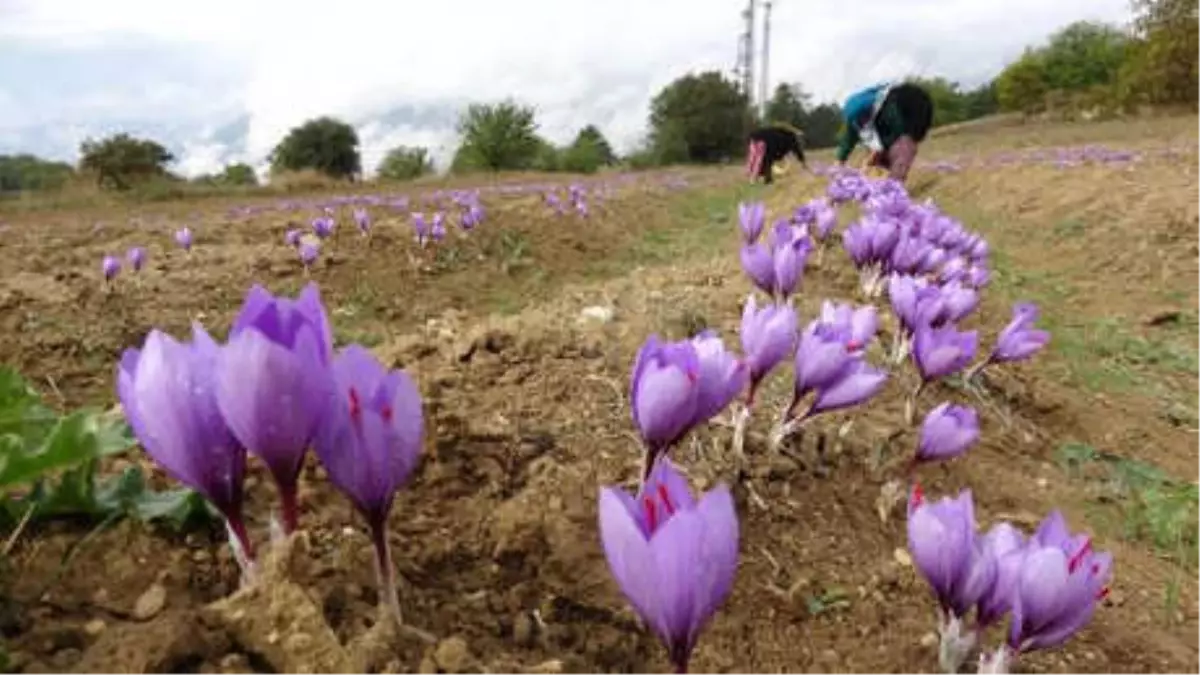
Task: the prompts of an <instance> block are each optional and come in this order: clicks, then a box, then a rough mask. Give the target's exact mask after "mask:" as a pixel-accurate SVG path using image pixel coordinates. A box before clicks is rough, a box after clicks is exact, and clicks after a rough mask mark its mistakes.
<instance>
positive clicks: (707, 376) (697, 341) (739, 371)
mask: <svg viewBox="0 0 1200 675" xmlns="http://www.w3.org/2000/svg"><path fill="white" fill-rule="evenodd" d="M691 342H692V345H693V347H694V348H695V350H696V357H697V359H698V361H699V365H700V368H699V381H698V384H699V391H698V392H697V394H696V412H695V415H694V416H693V417H692V421H691V424H690V425H689V426H690V427H697V426H699V425H701V424H704V423H705V422H707V421H708V420H710V419H712V418H713V417H714V416H716V415H717V414H718V413H720V412H721V411H722V410H724V409H725V407H726V406H728V405H729V404H730V402H732V401H733V399H735V398H737V396H738V394H740V393H742V390H744V389H745V388H746V384H747V383H748V382H749V381H750V369H749V368H747V367H746V364H745V362H743V361H742V360H741V359H739V358H737V356H736V355H735V354H733V353H732V352H729V351H726V349H725V343H724V342H722V341H721V338H719V337H717V334H716V332H715V331H711V330H709V331H704V332H702V333H700V334H699V335H697V336H695V337H693V338H692V340H691Z"/></svg>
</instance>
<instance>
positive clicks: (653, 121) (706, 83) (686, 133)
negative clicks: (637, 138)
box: [649, 71, 753, 162]
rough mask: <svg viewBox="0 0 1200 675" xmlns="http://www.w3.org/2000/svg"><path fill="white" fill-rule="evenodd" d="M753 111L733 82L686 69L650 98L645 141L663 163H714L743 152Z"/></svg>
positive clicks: (712, 74)
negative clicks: (686, 71)
mask: <svg viewBox="0 0 1200 675" xmlns="http://www.w3.org/2000/svg"><path fill="white" fill-rule="evenodd" d="M752 121H753V114H752V113H751V111H750V102H749V100H748V99H747V98H746V96H745V94H743V93H742V92H741V90H740V89H739V87H738V86H737V84H735V83H734V82H733V81H731V80H729V79H727V78H726V77H725V76H724V75H723V74H721V73H720V72H719V71H708V72H703V73H689V74H687V75H684V76H682V77H680V78H678V79H676V80H675V81H674V82H671V83H670V84H668V85H667V86H665V87H663V89H662V90H661V91H660V92H659V93H658V95H656V96H655V97H654V99H653V100H652V101H651V102H650V124H649V126H650V139H651V145H652V146H653V147H654V149H655V151H656V154H657V155H658V156H659V157H660V158H661V159H662V160H663V161H667V162H675V161H690V162H720V161H722V160H726V159H728V158H729V157H732V156H737V155H738V154H740V153H741V152H742V151H743V150H744V145H745V143H746V134H747V133H748V132H749V130H750V125H751V123H752Z"/></svg>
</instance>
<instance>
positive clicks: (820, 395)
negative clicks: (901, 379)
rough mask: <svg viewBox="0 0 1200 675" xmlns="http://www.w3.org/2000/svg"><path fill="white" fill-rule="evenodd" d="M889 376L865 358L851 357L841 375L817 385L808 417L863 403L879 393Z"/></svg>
mask: <svg viewBox="0 0 1200 675" xmlns="http://www.w3.org/2000/svg"><path fill="white" fill-rule="evenodd" d="M887 378H888V376H887V373H886V372H884V371H882V370H880V369H878V368H875V367H874V366H872V365H871V364H869V363H867V362H866V360H864V359H863V358H861V357H859V358H854V359H851V360H850V363H849V365H848V366H847V367H846V368H845V369H844V370H843V371H842V372H841V374H840V377H838V378H837V379H835V380H834V381H833V382H832V383H830V384H827V385H825V386H820V387H817V390H816V391H817V395H816V397H815V398H814V399H813V404H812V407H811V408H809V410H808V413H807V415H806V417H812V416H813V415H817V414H819V413H825V412H833V411H835V410H843V409H845V408H852V407H854V406H856V405H862V404H863V403H866V402H867V401H869V400H870V399H871V398H872V397H874V396H875V395H876V394H878V393H879V390H880V389H882V388H883V385H884V384H885V383H886V382H887Z"/></svg>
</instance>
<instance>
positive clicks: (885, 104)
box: [837, 82, 933, 182]
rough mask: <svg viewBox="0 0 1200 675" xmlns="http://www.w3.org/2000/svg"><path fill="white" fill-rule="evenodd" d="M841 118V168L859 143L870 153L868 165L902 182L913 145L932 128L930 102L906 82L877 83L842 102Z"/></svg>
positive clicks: (914, 149)
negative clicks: (884, 170)
mask: <svg viewBox="0 0 1200 675" xmlns="http://www.w3.org/2000/svg"><path fill="white" fill-rule="evenodd" d="M842 117H843V121H844V127H843V130H842V134H841V137H840V138H839V140H838V148H837V161H838V163H839V164H841V165H843V166H844V165H845V164H846V160H847V159H848V158H849V157H850V153H851V152H853V151H854V147H855V146H856V145H858V144H859V143H862V144H863V145H865V146H867V148H868V149H870V150H871V153H872V154H871V158H870V160H869V165H870V166H880V167H883V168H885V169H887V170H888V173H889V175H890V176H891V177H892V178H895V179H896V180H898V181H900V182H904V181H905V180H906V179H907V178H908V172H909V170H910V169H911V168H912V164H913V161H914V160H915V159H916V157H917V146H918V145H919V144H920V143H921V142H923V141H924V140H925V136H926V135H927V134H928V133H929V128H930V127H931V126H932V125H933V100H932V99H931V98H930V97H929V94H928V93H927V92H926V91H925V90H924V89H922V88H921V87H919V86H917V85H915V84H912V83H909V82H904V83H901V84H895V85H893V84H886V83H885V84H877V85H875V86H872V87H868V88H866V89H863V90H861V91H858V92H856V93H854V94H853V95H851V96H850V97H849V98H848V99H846V104H845V105H844V106H842Z"/></svg>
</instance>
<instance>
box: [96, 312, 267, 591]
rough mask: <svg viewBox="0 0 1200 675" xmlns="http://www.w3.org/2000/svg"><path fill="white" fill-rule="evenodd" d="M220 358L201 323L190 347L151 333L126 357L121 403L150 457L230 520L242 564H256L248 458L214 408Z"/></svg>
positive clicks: (194, 330) (119, 382)
mask: <svg viewBox="0 0 1200 675" xmlns="http://www.w3.org/2000/svg"><path fill="white" fill-rule="evenodd" d="M219 353H220V347H218V346H217V343H216V342H214V341H213V339H212V338H211V337H210V336H209V335H208V333H207V332H205V330H204V328H203V327H202V326H200V324H198V323H197V324H193V325H192V342H191V343H190V344H187V343H180V342H176V341H175V339H174V338H172V337H171V336H170V335H167V334H166V333H163V332H161V331H158V330H152V331H150V334H149V335H148V336H147V337H146V342H145V344H144V345H143V347H142V349H140V350H138V349H133V348H131V349H126V350H125V352H124V353H123V354H122V355H121V363H120V365H119V366H118V368H117V397H118V398H119V399H120V401H121V408H122V410H123V411H124V413H125V419H126V420H128V421H129V426H130V427H131V428H132V429H133V433H134V436H136V437H137V439H138V442H140V443H141V445H142V447H143V448H144V449H145V450H146V453H147V454H149V455H150V456H151V457H152V458H154V461H156V462H158V464H159V465H161V466H162V467H163V468H164V469H165V470H166V471H167V473H169V474H171V475H172V476H173V477H174V478H175V479H176V480H178V481H179V482H181V483H183V484H185V485H187V486H188V487H190V488H192V489H194V490H196V491H197V492H199V493H200V494H201V495H202V496H203V497H204V498H205V499H207V500H208V501H209V502H210V503H211V504H212V505H213V506H214V507H216V509H217V511H219V512H220V513H221V515H222V516H223V517H224V518H225V522H226V523H227V524H228V529H229V532H230V534H231V542H232V543H235V545H236V546H237V547H240V549H241V556H239V562H241V561H242V556H244V558H245V560H252V559H253V557H254V549H253V547H252V545H251V543H250V539H249V537H248V536H247V535H246V525H245V521H244V520H243V519H242V479H243V476H244V475H245V469H246V450H245V448H244V446H243V445H242V444H241V443H240V442H239V441H238V439H237V437H236V436H234V435H233V433H232V432H230V430H229V428H228V427H227V426H226V423H225V420H224V418H223V417H222V416H221V412H220V409H219V406H218V405H217V399H216V388H217V387H216V378H217V362H218V360H219ZM244 571H245V570H244Z"/></svg>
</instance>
